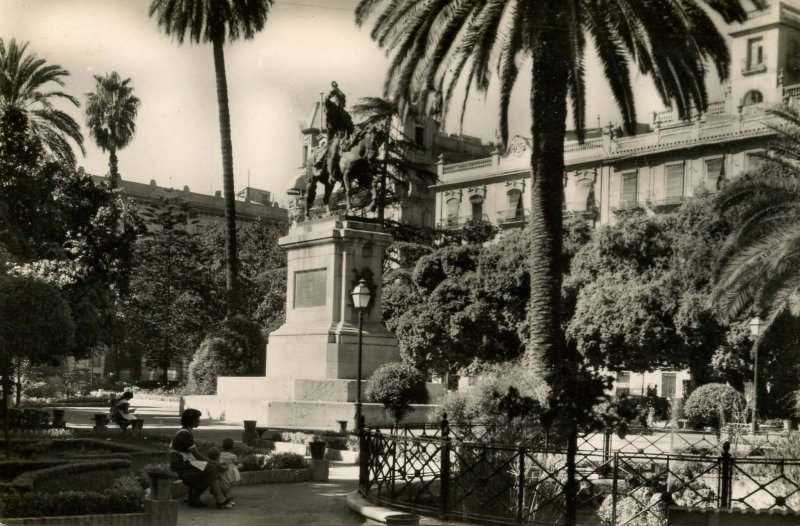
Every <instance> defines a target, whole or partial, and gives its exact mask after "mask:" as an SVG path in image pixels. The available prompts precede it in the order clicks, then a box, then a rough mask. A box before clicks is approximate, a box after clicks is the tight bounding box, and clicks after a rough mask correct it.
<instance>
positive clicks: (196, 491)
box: [169, 409, 232, 509]
mask: <svg viewBox="0 0 800 526" xmlns="http://www.w3.org/2000/svg"><path fill="white" fill-rule="evenodd" d="M199 425H200V411H198V410H197V409H187V410H185V411H184V412H183V414H182V415H181V426H182V427H181V429H180V430H179V431H178V432H177V433H175V436H174V437H173V439H172V442H171V443H170V445H169V465H170V469H171V470H172V471H174V472H175V473H177V474H178V477H180V479H181V480H183V482H184V483H185V484H186V485H187V486H188V487H189V506H194V507H197V508H204V507H205V504H204V503H203V502H202V501H201V500H200V495H201V494H202V493H203V492H204V491H205V490H206V488H211V494H212V495H213V496H214V500H216V504H217V507H218V508H220V509H228V508H230V507H231V500H232V499H231V498H230V495H229V494H227V493H226V489H225V488H224V487H223V485H222V484H221V483H220V477H221V475H220V472H219V469H218V468H217V466H216V465H215V464H214V463H212V462H209V459H208V457H206V456H205V455H203V454H202V453H201V452H200V450H199V449H197V445H196V444H195V442H194V435H193V434H192V429H194V428H195V427H198V426H199Z"/></svg>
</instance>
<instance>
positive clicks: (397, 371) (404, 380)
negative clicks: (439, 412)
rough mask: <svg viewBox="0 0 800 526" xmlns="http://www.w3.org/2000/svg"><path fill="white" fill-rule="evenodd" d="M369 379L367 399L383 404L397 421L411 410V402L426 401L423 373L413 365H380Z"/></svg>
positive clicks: (426, 393) (398, 363)
mask: <svg viewBox="0 0 800 526" xmlns="http://www.w3.org/2000/svg"><path fill="white" fill-rule="evenodd" d="M369 380H370V381H369V387H368V388H367V392H366V397H367V400H368V401H370V402H377V403H379V404H383V407H384V408H386V411H388V412H389V414H390V415H392V418H394V419H395V421H397V422H399V421H400V420H401V419H402V418H403V417H404V416H405V415H406V414H407V413H408V412H409V411H410V410H411V404H424V403H425V402H427V401H428V392H427V390H426V389H425V375H423V374H422V372H421V371H420V370H419V369H417V368H416V367H414V366H413V365H409V364H407V363H401V362H394V363H387V364H384V365H381V366H380V367H378V369H377V370H376V371H375V372H374V373H373V374H372V376H371V377H370V379H369Z"/></svg>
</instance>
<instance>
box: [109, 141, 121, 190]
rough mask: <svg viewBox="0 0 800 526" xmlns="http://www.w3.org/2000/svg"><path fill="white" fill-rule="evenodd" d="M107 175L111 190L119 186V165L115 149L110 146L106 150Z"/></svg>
mask: <svg viewBox="0 0 800 526" xmlns="http://www.w3.org/2000/svg"><path fill="white" fill-rule="evenodd" d="M108 174H109V177H110V178H111V185H110V186H111V188H112V189H113V188H116V187H117V186H119V163H118V161H117V149H116V148H114V147H113V146H111V147H110V148H109V149H108Z"/></svg>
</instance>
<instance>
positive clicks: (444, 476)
mask: <svg viewBox="0 0 800 526" xmlns="http://www.w3.org/2000/svg"><path fill="white" fill-rule="evenodd" d="M441 429H442V462H441V468H440V469H441V473H440V480H441V493H442V503H441V515H442V519H444V520H448V515H449V514H450V509H449V507H450V506H449V504H450V503H449V500H450V424H449V423H448V422H447V413H444V414H443V415H442V427H441Z"/></svg>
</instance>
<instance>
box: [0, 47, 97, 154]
mask: <svg viewBox="0 0 800 526" xmlns="http://www.w3.org/2000/svg"><path fill="white" fill-rule="evenodd" d="M27 48H28V42H25V43H23V44H18V43H17V41H16V40H14V39H13V38H12V39H11V40H10V41H9V42H8V45H7V46H6V43H5V42H4V41H3V39H2V38H0V112H3V113H5V112H6V111H8V110H12V109H13V110H17V111H19V112H21V113H23V114H24V115H25V117H26V118H27V121H28V128H29V130H30V132H31V133H32V134H33V135H34V136H35V137H36V138H37V139H38V140H39V141H40V142H41V144H42V147H43V148H44V151H45V153H46V154H47V155H48V157H50V158H51V159H53V160H55V161H59V162H64V163H67V164H68V165H69V166H74V165H75V154H74V153H73V151H72V147H71V146H70V143H69V140H68V139H71V140H72V142H74V143H75V144H76V145H77V146H78V148H79V149H80V151H81V153H82V154H84V155H85V154H86V151H85V150H84V149H83V135H81V129H80V126H79V125H78V123H77V122H75V120H74V119H73V118H72V117H70V116H69V115H68V114H67V113H65V112H63V111H61V110H58V109H56V107H55V105H54V103H55V102H56V101H59V100H63V101H66V102H68V103H69V104H73V105H74V106H75V107H78V106H80V104H79V103H78V100H77V99H76V98H75V97H73V96H72V95H68V94H66V93H64V92H62V91H59V90H58V89H55V90H53V88H52V84H57V85H58V86H64V80H63V79H64V77H67V76H69V71H67V70H65V69H64V68H62V67H61V66H59V65H56V64H48V63H47V62H46V61H45V60H44V59H42V58H39V57H38V56H37V55H36V54H35V53H26V50H27Z"/></svg>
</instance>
